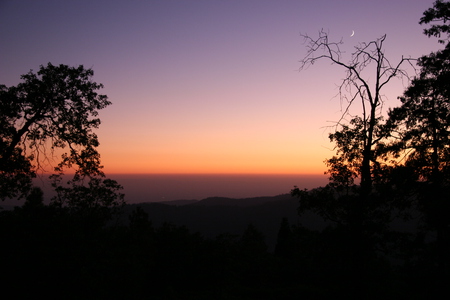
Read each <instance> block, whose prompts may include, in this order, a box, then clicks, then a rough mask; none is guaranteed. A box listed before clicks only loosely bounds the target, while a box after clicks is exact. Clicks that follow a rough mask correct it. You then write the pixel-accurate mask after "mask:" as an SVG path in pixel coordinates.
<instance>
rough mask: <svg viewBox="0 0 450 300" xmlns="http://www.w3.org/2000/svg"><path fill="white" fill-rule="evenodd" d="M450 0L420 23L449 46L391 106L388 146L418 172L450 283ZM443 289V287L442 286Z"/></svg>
mask: <svg viewBox="0 0 450 300" xmlns="http://www.w3.org/2000/svg"><path fill="white" fill-rule="evenodd" d="M449 21H450V3H449V2H444V1H440V0H438V1H436V2H435V3H434V5H433V7H432V8H430V9H428V10H426V11H425V12H424V14H423V17H422V18H421V19H420V22H419V23H420V24H432V25H431V26H430V27H429V28H427V29H425V30H424V33H425V34H426V35H427V36H429V37H431V36H435V37H438V38H439V40H438V42H439V43H441V44H445V47H444V49H441V50H438V51H436V52H432V53H430V54H428V55H425V56H422V57H421V58H420V59H419V60H418V66H419V67H420V72H419V74H418V75H417V76H416V77H415V78H414V79H413V80H412V82H411V84H410V86H409V87H408V88H407V89H406V91H405V92H404V94H403V96H402V97H400V100H401V102H402V105H401V106H400V107H397V108H394V109H392V110H391V111H390V112H389V126H391V127H392V129H391V132H392V135H393V137H394V139H393V141H392V143H391V145H390V147H388V148H387V149H386V150H387V151H391V152H392V153H393V154H394V155H396V156H398V157H401V158H402V160H401V164H400V165H399V167H400V168H408V169H409V170H411V172H412V173H414V174H415V178H416V181H415V185H413V186H411V190H413V191H415V192H416V193H417V197H416V199H417V200H418V206H419V208H420V210H421V211H422V212H423V213H424V217H425V223H426V225H427V226H428V227H429V228H430V229H432V230H433V231H435V233H436V250H437V253H436V255H433V256H435V257H436V258H437V261H436V263H437V264H438V270H439V272H438V281H439V282H441V287H443V286H445V285H446V284H447V282H448V280H449V278H450V274H449V273H450V257H449V255H448V253H449V251H450V231H449V227H450V221H449V216H450V201H449V196H448V195H449V193H450V188H449V186H450V185H449V184H450V164H449V162H450V42H449V36H450V27H449V25H448V22H449ZM441 290H442V289H441Z"/></svg>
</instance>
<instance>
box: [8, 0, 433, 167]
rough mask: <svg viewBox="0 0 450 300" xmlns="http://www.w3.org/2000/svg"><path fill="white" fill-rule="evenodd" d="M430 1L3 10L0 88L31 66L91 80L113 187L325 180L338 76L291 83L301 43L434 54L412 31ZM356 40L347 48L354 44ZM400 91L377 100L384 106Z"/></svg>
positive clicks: (29, 5) (328, 69)
mask: <svg viewBox="0 0 450 300" xmlns="http://www.w3.org/2000/svg"><path fill="white" fill-rule="evenodd" d="M432 4H433V2H432V1H410V0H394V1H392V0H390V1H387V0H378V1H362V0H359V1H348V0H346V1H338V0H322V1H321V0H317V1H305V0H303V1H263V0H255V1H248V0H242V1H231V0H230V1H213V0H211V1H206V0H203V1H194V0H192V1H188V0H185V1H182V0H178V1H170V0H169V1H167V0H165V1H96V0H90V1H47V0H46V1H0V84H5V85H7V86H10V85H16V84H17V83H18V82H19V76H20V75H21V74H24V73H26V72H28V71H29V70H30V69H34V70H37V69H38V67H39V65H41V64H43V65H45V64H47V63H48V62H51V63H53V64H68V65H72V66H75V65H79V64H83V65H84V66H85V67H88V68H92V69H93V70H94V72H95V76H94V80H95V81H97V82H100V83H103V84H104V85H105V88H104V89H103V91H102V92H103V93H105V94H107V95H108V96H109V99H110V100H111V101H112V102H113V105H112V106H110V107H109V108H107V109H105V110H104V111H102V112H100V118H101V119H102V125H101V128H100V130H99V131H98V135H99V138H100V142H101V146H100V153H101V155H102V162H103V164H104V165H105V171H107V172H110V173H111V172H112V173H318V174H320V173H322V172H323V171H324V169H325V166H324V164H323V160H324V159H326V158H329V157H331V156H332V155H333V151H332V150H331V148H332V145H331V144H330V143H329V142H328V133H329V129H328V128H326V126H328V125H330V124H332V123H329V121H336V120H337V119H338V118H339V117H340V113H341V112H340V105H339V101H338V99H333V97H334V96H335V94H336V93H337V90H336V85H337V84H339V82H340V79H342V77H343V76H344V75H345V74H344V72H343V70H342V69H340V68H339V67H337V66H333V65H330V64H329V63H328V62H325V61H324V62H321V63H318V64H317V65H314V66H312V67H310V68H309V69H308V70H304V71H302V72H298V68H299V63H298V61H299V60H300V59H301V58H302V57H303V55H304V54H305V45H304V44H303V43H302V42H303V40H302V38H301V37H300V33H307V34H309V35H311V36H314V35H317V32H318V31H319V30H320V29H321V28H323V29H325V30H327V31H328V32H329V35H330V38H332V39H335V40H340V39H341V38H343V41H344V43H345V44H344V50H346V51H347V52H348V53H350V52H351V50H352V47H353V46H355V45H357V44H358V43H359V42H365V41H371V40H374V39H376V38H378V37H380V36H381V35H383V34H387V39H386V43H385V46H386V47H385V50H386V55H387V56H388V57H389V58H390V60H391V61H393V62H395V61H397V60H398V59H400V58H401V56H402V55H404V56H412V57H418V56H420V55H423V54H427V53H429V52H430V51H431V50H435V49H437V48H438V47H439V45H438V44H437V42H436V41H435V40H434V39H428V38H427V37H425V36H424V35H423V34H422V31H423V27H422V26H420V25H418V21H419V19H420V17H421V16H422V13H423V11H424V10H426V9H427V8H429V7H431V6H432ZM353 30H354V31H355V35H354V36H353V37H350V35H351V33H352V31H353ZM403 89H404V83H402V82H397V83H394V84H393V85H392V86H390V87H389V89H387V90H386V95H387V96H388V97H389V99H390V100H389V102H388V104H389V105H397V102H396V97H397V96H399V95H400V94H401V92H402V91H403Z"/></svg>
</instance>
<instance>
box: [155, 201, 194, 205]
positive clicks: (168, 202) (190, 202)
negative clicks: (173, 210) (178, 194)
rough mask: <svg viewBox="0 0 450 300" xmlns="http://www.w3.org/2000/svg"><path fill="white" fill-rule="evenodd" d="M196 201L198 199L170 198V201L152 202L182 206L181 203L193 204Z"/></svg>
mask: <svg viewBox="0 0 450 300" xmlns="http://www.w3.org/2000/svg"><path fill="white" fill-rule="evenodd" d="M196 202H199V200H170V201H159V202H154V203H160V204H167V205H174V206H183V205H189V204H193V203H196Z"/></svg>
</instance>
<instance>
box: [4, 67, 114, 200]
mask: <svg viewBox="0 0 450 300" xmlns="http://www.w3.org/2000/svg"><path fill="white" fill-rule="evenodd" d="M93 75H94V72H93V70H92V69H85V68H84V67H83V66H82V65H80V66H78V67H69V66H67V65H59V66H54V65H52V64H51V63H49V64H48V65H47V66H42V65H41V66H40V69H39V71H38V72H37V73H34V72H33V71H32V70H31V71H30V72H29V73H27V74H25V75H22V76H21V79H22V80H23V81H22V82H21V83H19V84H18V85H17V86H12V87H9V88H7V87H6V86H4V85H2V86H0V136H1V140H0V187H1V188H0V190H1V191H2V192H1V193H0V197H1V199H3V200H4V199H5V198H13V197H22V196H24V195H26V194H27V193H28V192H29V190H30V187H31V178H32V177H34V176H35V174H36V172H37V171H38V170H42V171H44V172H46V171H48V170H47V169H46V168H47V167H48V166H50V167H53V168H54V171H55V172H56V173H57V174H56V175H54V179H55V180H54V184H55V188H57V191H58V197H57V199H56V200H57V201H59V202H62V199H63V198H64V197H65V198H66V200H67V201H66V204H71V203H74V202H73V201H75V200H74V199H73V198H74V197H77V198H78V201H81V199H83V197H84V198H86V197H87V194H86V189H85V188H83V187H89V188H90V191H91V192H93V193H94V194H92V195H89V196H88V198H90V200H89V201H91V202H92V203H91V204H90V205H95V204H94V202H95V201H101V202H103V204H106V205H109V206H111V205H116V204H120V203H121V202H123V201H122V200H123V199H122V198H123V196H120V195H118V194H117V191H118V190H120V188H121V187H120V185H118V184H117V183H116V182H115V181H112V180H109V179H107V180H104V179H103V177H104V176H105V175H104V173H103V172H102V170H101V169H102V166H101V164H100V154H99V153H98V152H97V147H98V145H99V141H98V138H97V135H96V134H95V133H94V132H93V129H95V128H98V126H99V125H100V119H99V118H98V110H100V109H103V108H105V107H107V106H108V105H110V104H111V102H109V101H108V98H107V96H106V95H101V94H98V93H97V90H99V89H101V88H102V87H103V85H102V84H98V83H96V82H94V81H92V76H93ZM57 156H59V157H60V159H59V160H58V159H57ZM68 168H72V169H74V171H75V173H74V177H73V179H72V180H71V181H70V182H69V184H70V185H72V187H71V189H72V191H71V192H70V193H69V190H68V189H69V187H67V186H64V185H61V184H60V183H61V181H62V179H61V178H62V175H63V174H64V172H65V170H66V169H68ZM58 178H59V179H58ZM56 185H58V186H56ZM94 190H96V191H95V192H94ZM100 190H101V193H99V191H100ZM106 190H109V191H111V192H112V193H113V194H115V195H112V194H107V193H106ZM63 191H64V193H62V192H63ZM100 194H101V195H100ZM100 196H101V197H103V198H101V199H97V200H95V201H94V200H92V197H100ZM78 204H79V203H77V205H78Z"/></svg>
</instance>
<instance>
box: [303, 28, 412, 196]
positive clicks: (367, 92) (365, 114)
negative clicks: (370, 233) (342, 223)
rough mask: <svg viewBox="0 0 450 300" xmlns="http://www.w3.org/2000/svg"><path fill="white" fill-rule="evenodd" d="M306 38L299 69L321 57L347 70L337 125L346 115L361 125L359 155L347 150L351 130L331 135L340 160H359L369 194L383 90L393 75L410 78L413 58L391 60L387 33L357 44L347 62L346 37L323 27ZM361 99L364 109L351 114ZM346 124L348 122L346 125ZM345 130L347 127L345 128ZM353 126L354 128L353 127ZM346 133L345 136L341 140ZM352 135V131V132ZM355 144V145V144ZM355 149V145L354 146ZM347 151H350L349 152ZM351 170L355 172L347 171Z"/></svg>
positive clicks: (363, 188) (363, 186) (364, 190)
mask: <svg viewBox="0 0 450 300" xmlns="http://www.w3.org/2000/svg"><path fill="white" fill-rule="evenodd" d="M302 37H303V38H304V40H305V43H306V48H307V52H306V55H305V57H304V58H303V59H302V60H301V61H300V63H301V66H300V70H303V69H305V68H307V67H309V66H311V65H313V64H314V63H315V62H317V61H319V60H328V61H331V63H332V64H335V65H338V66H340V67H342V68H343V69H344V70H345V72H346V73H345V74H346V75H345V77H344V79H343V80H342V82H341V83H340V85H339V98H340V100H341V103H346V104H345V107H344V108H343V113H342V116H341V119H340V120H339V121H338V122H337V125H336V131H337V132H338V130H337V129H338V127H339V126H343V125H345V124H343V122H344V120H345V118H346V117H349V116H350V117H351V118H352V120H353V122H350V125H351V123H357V124H358V126H359V130H360V132H359V134H358V135H357V136H358V140H356V143H357V144H358V147H357V148H358V149H357V151H356V152H358V154H359V155H347V156H346V153H345V149H346V146H348V143H351V142H355V139H356V137H355V139H353V140H352V139H351V138H350V139H349V135H348V134H343V135H339V134H336V133H335V134H330V139H331V140H332V141H334V142H336V144H337V146H336V147H337V148H338V153H337V154H339V155H341V156H342V159H340V160H339V163H340V164H342V163H344V164H348V165H355V160H356V161H358V163H357V171H356V173H357V175H358V176H359V177H360V179H361V194H362V195H368V194H369V193H370V191H371V190H372V182H373V174H372V173H373V172H372V165H373V164H374V163H376V158H377V157H376V154H375V151H374V150H375V149H374V148H375V147H376V145H377V144H378V143H379V141H380V140H381V139H382V138H384V136H383V134H381V132H380V131H379V130H378V126H379V123H380V121H381V120H382V115H383V104H384V101H385V98H384V95H383V93H382V91H383V89H384V88H385V87H386V85H387V84H388V83H390V82H391V81H392V80H393V79H394V78H406V79H407V78H408V74H407V72H406V71H405V70H404V69H403V67H404V65H405V64H409V65H410V66H412V63H411V61H413V59H412V58H405V57H403V56H402V57H401V58H400V59H399V60H398V62H397V63H395V64H393V63H391V62H390V61H389V60H388V59H387V57H386V56H385V51H384V42H385V40H386V35H383V36H382V37H380V38H378V39H376V40H374V41H371V42H368V43H361V44H359V45H357V46H355V50H354V52H353V53H351V58H350V60H349V61H348V62H344V59H343V53H344V52H343V51H342V50H341V46H342V44H343V41H342V40H340V41H339V42H331V41H329V38H328V33H327V32H325V31H324V30H321V31H320V32H319V36H318V37H317V38H313V37H311V36H309V35H302ZM357 102H359V104H360V106H361V113H360V115H357V116H352V115H351V114H350V108H351V107H352V106H355V105H356V104H357ZM345 126H347V125H345ZM348 129H349V128H348V127H347V130H348ZM343 130H344V131H345V130H346V129H345V127H344V129H343ZM350 130H351V129H350ZM342 136H345V137H346V139H345V140H343V139H341V140H340V137H342ZM350 136H352V135H350ZM353 148H354V147H353ZM353 150H354V149H353ZM347 154H348V153H347ZM333 161H336V157H334V158H333V159H331V160H328V161H327V164H328V165H329V166H330V167H331V169H332V167H333V166H332V164H333ZM347 173H352V172H347Z"/></svg>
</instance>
